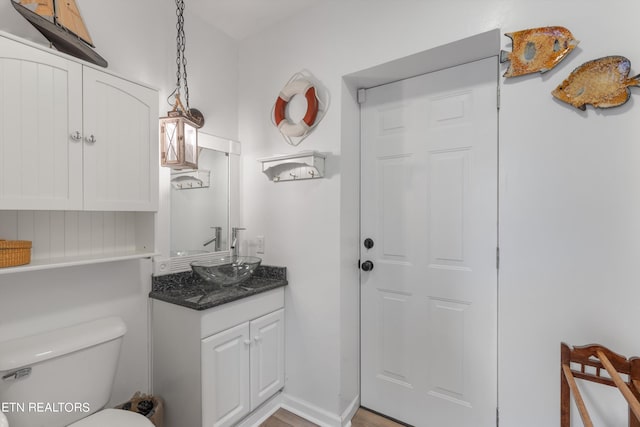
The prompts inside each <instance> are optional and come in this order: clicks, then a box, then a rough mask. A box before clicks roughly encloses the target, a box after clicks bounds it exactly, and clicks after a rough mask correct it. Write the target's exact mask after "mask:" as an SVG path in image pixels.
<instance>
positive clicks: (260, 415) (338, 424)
mask: <svg viewBox="0 0 640 427" xmlns="http://www.w3.org/2000/svg"><path fill="white" fill-rule="evenodd" d="M359 406H360V396H356V398H355V399H354V400H353V401H352V402H351V404H349V406H348V407H347V409H346V410H345V411H344V412H343V414H342V416H341V417H339V416H338V415H336V414H332V413H331V412H329V411H326V410H324V409H322V408H319V407H317V406H315V405H313V404H311V403H309V402H307V401H304V400H302V399H298V398H295V397H292V396H290V395H288V394H286V393H282V392H280V393H278V394H276V395H275V396H273V397H272V398H271V399H269V400H267V401H266V402H265V403H263V404H262V405H261V406H260V407H259V408H258V409H256V410H255V411H253V412H252V413H251V414H250V415H249V416H248V417H247V418H245V419H243V420H242V421H240V423H238V425H237V426H236V427H259V426H260V424H262V423H263V422H265V421H266V420H267V419H268V418H269V417H270V416H271V415H273V414H274V413H275V412H276V411H277V410H278V409H280V408H282V409H286V410H287V411H289V412H291V413H293V414H296V415H298V416H299V417H302V418H304V419H306V420H308V421H311V422H312V423H314V424H317V425H319V426H320V427H351V419H352V418H353V416H354V415H355V413H356V411H357V410H358V408H359Z"/></svg>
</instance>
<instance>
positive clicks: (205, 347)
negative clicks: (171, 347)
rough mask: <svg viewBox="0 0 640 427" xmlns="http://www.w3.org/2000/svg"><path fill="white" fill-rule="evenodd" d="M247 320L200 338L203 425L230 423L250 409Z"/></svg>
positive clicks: (230, 424) (221, 425) (214, 425)
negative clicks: (202, 338)
mask: <svg viewBox="0 0 640 427" xmlns="http://www.w3.org/2000/svg"><path fill="white" fill-rule="evenodd" d="M250 345H251V341H250V339H249V323H243V324H242V325H239V326H236V327H234V328H231V329H227V330H226V331H223V332H220V333H219V334H216V335H213V336H211V337H208V338H205V339H204V340H202V425H203V427H226V426H233V425H235V423H236V422H237V421H238V420H240V419H241V418H242V417H244V416H245V415H247V414H248V413H249V410H250V409H249V407H250V394H249V385H250V383H249V347H250Z"/></svg>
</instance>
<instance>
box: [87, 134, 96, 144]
mask: <svg viewBox="0 0 640 427" xmlns="http://www.w3.org/2000/svg"><path fill="white" fill-rule="evenodd" d="M84 140H85V141H87V142H88V143H89V144H95V143H96V137H95V136H93V135H90V136H88V137H86V138H85V139H84Z"/></svg>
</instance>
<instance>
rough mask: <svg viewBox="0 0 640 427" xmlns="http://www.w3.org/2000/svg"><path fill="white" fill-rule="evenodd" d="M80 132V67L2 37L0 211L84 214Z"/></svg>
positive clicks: (0, 49)
mask: <svg viewBox="0 0 640 427" xmlns="http://www.w3.org/2000/svg"><path fill="white" fill-rule="evenodd" d="M76 132H77V135H78V137H77V138H76V139H74V138H73V137H72V135H76ZM81 132H82V67H81V65H79V64H77V63H74V62H71V61H68V60H67V59H65V58H61V57H59V56H56V55H52V54H49V53H47V52H45V51H42V50H40V49H36V48H33V47H31V46H28V45H25V44H22V43H19V42H17V41H14V40H10V39H7V38H4V37H0V209H28V210H36V209H37V210H64V209H66V210H78V209H81V208H82V143H81V142H80V138H79V136H80V135H81Z"/></svg>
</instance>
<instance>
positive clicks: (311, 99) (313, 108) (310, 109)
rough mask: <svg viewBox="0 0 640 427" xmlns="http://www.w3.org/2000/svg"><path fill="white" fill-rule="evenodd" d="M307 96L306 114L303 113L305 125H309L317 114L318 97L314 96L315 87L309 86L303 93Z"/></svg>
mask: <svg viewBox="0 0 640 427" xmlns="http://www.w3.org/2000/svg"><path fill="white" fill-rule="evenodd" d="M304 97H305V98H307V114H305V115H304V118H303V119H302V120H304V122H305V123H306V124H307V126H311V125H312V124H313V122H315V121H316V116H317V115H318V98H316V88H314V87H313V86H311V87H310V88H309V90H307V92H306V93H305V94H304Z"/></svg>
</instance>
